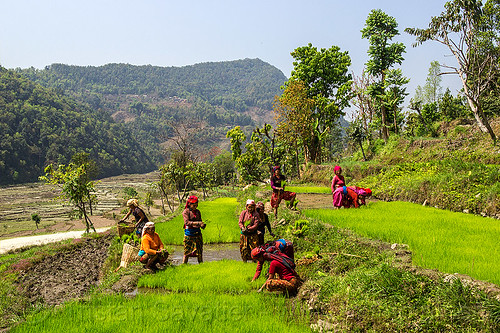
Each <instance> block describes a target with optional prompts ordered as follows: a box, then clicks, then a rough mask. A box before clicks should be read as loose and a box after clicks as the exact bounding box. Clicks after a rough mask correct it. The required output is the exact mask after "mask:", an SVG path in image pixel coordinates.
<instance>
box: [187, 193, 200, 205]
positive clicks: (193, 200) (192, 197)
mask: <svg viewBox="0 0 500 333" xmlns="http://www.w3.org/2000/svg"><path fill="white" fill-rule="evenodd" d="M197 202H198V197H197V196H196V195H190V196H189V198H188V199H187V200H186V207H185V208H188V207H189V204H191V203H197Z"/></svg>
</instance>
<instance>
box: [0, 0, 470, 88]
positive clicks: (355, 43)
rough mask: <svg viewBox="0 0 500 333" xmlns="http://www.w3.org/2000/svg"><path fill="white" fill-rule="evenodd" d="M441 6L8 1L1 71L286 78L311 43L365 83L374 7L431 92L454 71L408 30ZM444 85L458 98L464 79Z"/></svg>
mask: <svg viewBox="0 0 500 333" xmlns="http://www.w3.org/2000/svg"><path fill="white" fill-rule="evenodd" d="M445 2H446V1H443V0H421V1H405V0H351V1H340V0H307V1H306V0H303V1H297V0H277V1H272V0H269V1H263V0H251V1H237V0H232V1H229V0H227V1H224V0H213V1H211V0H200V1H195V0H178V1H169V0H134V1H131V0H119V1H118V0H86V1H75V0H53V1H49V0H0V8H1V9H2V19H1V20H0V65H2V66H3V67H6V68H15V67H21V68H26V67H31V66H33V67H36V68H43V67H44V66H46V65H50V64H52V63H64V64H71V65H94V66H99V65H104V64H107V63H129V64H134V65H144V64H151V65H157V66H184V65H191V64H195V63H200V62H209V61H224V60H236V59H243V58H260V59H262V60H264V61H266V62H268V63H270V64H271V65H274V66H276V67H277V68H279V69H280V70H281V71H283V73H284V74H285V75H286V76H287V77H288V76H290V72H291V70H292V67H293V66H292V61H293V59H292V57H291V56H290V52H291V51H293V50H294V49H295V48H297V47H299V46H304V45H307V44H308V43H312V44H313V45H314V46H316V47H318V48H329V47H330V46H332V45H337V46H339V47H340V48H341V50H342V51H349V54H350V56H351V58H352V66H351V70H352V71H353V72H354V73H355V74H356V75H359V74H360V73H361V71H362V69H363V67H364V63H365V62H366V61H367V59H368V56H367V53H366V51H367V49H368V41H367V40H366V39H361V32H360V30H361V29H362V28H363V26H364V24H365V21H366V17H367V16H368V13H369V12H370V11H371V10H372V9H382V10H383V11H385V12H386V13H387V14H389V15H391V16H393V17H395V18H396V20H397V22H398V24H399V30H400V33H401V35H400V36H398V37H397V39H396V40H397V41H402V42H404V43H405V45H406V47H407V53H406V54H405V61H404V63H403V66H402V69H403V72H404V74H405V75H406V76H407V77H409V78H410V79H411V82H410V84H409V86H408V91H409V92H410V95H413V94H414V90H415V87H416V86H417V85H423V84H424V83H425V78H426V76H427V71H428V68H429V64H430V62H431V61H433V60H437V61H439V62H441V63H445V64H454V59H453V58H452V57H451V56H450V52H449V51H448V50H447V49H446V48H445V47H443V46H441V45H440V44H438V43H436V42H427V43H426V44H424V45H423V46H419V47H417V48H414V47H412V46H411V44H412V42H413V40H414V39H413V37H412V36H409V35H408V34H406V33H405V32H404V31H403V30H404V28H406V27H421V28H423V27H426V26H427V25H428V23H429V21H430V18H431V16H436V15H439V14H440V13H441V12H442V11H443V9H444V3H445ZM443 86H444V87H447V86H449V87H450V88H452V91H453V93H454V94H455V93H456V91H457V89H458V88H459V87H460V85H459V83H458V78H457V77H456V76H453V77H452V76H446V77H444V79H443Z"/></svg>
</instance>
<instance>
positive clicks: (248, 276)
mask: <svg viewBox="0 0 500 333" xmlns="http://www.w3.org/2000/svg"><path fill="white" fill-rule="evenodd" d="M256 266H257V264H254V263H244V262H241V261H234V260H221V261H212V262H206V263H203V264H202V265H181V266H170V267H168V268H167V269H165V270H164V271H162V272H159V273H157V274H154V275H144V276H142V277H141V278H140V280H139V283H138V286H139V287H148V288H163V289H167V290H171V291H175V292H215V293H231V294H241V293H247V292H249V291H250V290H257V289H259V287H260V286H261V285H262V284H263V283H264V281H265V279H264V277H263V276H264V274H262V275H261V277H260V278H259V280H258V281H254V282H251V280H252V277H253V275H254V274H255V268H256Z"/></svg>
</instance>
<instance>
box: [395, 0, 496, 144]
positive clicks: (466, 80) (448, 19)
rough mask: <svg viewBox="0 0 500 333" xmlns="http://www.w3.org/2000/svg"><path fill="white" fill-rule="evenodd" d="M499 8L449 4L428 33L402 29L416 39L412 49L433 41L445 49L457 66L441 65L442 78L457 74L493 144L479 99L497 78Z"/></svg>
mask: <svg viewBox="0 0 500 333" xmlns="http://www.w3.org/2000/svg"><path fill="white" fill-rule="evenodd" d="M499 6H500V4H497V2H496V1H487V5H486V6H485V7H483V5H482V3H481V1H477V0H453V1H448V2H447V3H446V4H445V11H444V12H442V13H441V15H439V16H434V17H431V22H430V23H429V26H428V28H427V29H419V28H406V29H405V31H406V32H407V33H409V34H411V35H413V36H415V37H416V42H415V44H414V46H417V45H420V44H422V43H424V42H426V41H428V40H434V41H436V42H438V43H441V44H443V45H445V46H447V47H448V49H449V50H450V51H451V53H452V54H453V56H454V57H455V60H456V61H457V65H456V66H447V65H443V66H444V67H446V68H448V69H450V70H451V72H447V73H443V74H458V76H459V77H460V80H461V81H462V87H463V91H464V95H465V96H466V98H467V102H468V104H469V107H470V109H471V111H472V113H473V114H474V118H475V119H476V123H477V124H478V126H479V128H480V129H481V131H483V132H485V133H488V134H489V135H490V137H491V139H492V140H493V142H496V135H495V133H494V132H493V129H492V128H491V126H490V123H489V121H488V119H487V118H486V116H485V114H484V112H483V108H482V103H481V98H482V97H483V96H484V95H485V94H486V93H487V91H488V87H489V86H490V85H491V83H492V82H493V81H494V80H495V79H496V78H497V77H498V70H499V62H498V59H499V55H500V48H499V34H498V31H499V30H498V26H497V25H496V19H495V17H498V12H499ZM484 9H485V10H484Z"/></svg>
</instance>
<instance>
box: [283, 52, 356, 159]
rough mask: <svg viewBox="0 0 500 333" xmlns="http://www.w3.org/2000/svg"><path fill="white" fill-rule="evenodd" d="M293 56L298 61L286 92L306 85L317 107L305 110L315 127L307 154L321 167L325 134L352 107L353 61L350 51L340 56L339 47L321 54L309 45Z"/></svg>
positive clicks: (295, 63)
mask: <svg viewBox="0 0 500 333" xmlns="http://www.w3.org/2000/svg"><path fill="white" fill-rule="evenodd" d="M291 55H292V57H293V58H294V60H295V61H294V62H293V66H294V69H293V70H292V73H291V77H290V80H289V81H287V82H286V83H285V89H286V88H288V86H291V85H292V84H293V83H294V82H301V83H303V84H304V85H305V90H306V95H307V97H308V98H309V99H312V101H313V103H314V105H313V107H312V108H311V107H310V106H309V107H306V108H305V110H306V111H307V112H309V114H310V116H311V118H312V119H311V120H310V124H309V126H310V125H311V124H312V127H313V131H312V132H311V133H312V136H311V135H309V138H308V140H309V144H308V146H309V149H308V153H309V155H310V158H311V159H312V160H313V161H315V162H317V163H320V162H321V161H322V154H321V152H322V149H321V147H322V145H323V144H324V142H325V137H326V133H327V132H328V131H329V130H330V129H331V128H333V127H335V126H336V123H337V120H338V119H339V117H340V116H342V115H344V111H343V109H344V108H346V107H347V106H349V100H350V98H351V84H352V76H351V74H349V73H348V68H349V66H350V65H351V57H350V56H349V54H348V52H347V51H346V52H341V51H340V48H339V47H338V46H332V47H330V48H329V49H325V48H322V49H320V50H318V49H317V48H316V47H313V46H312V44H310V43H309V44H308V45H307V46H303V47H299V48H297V49H295V50H294V51H293V52H292V53H291ZM298 93H300V91H299V92H298ZM305 104H309V103H305ZM309 110H314V111H313V112H310V111H309ZM306 126H307V125H306Z"/></svg>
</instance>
